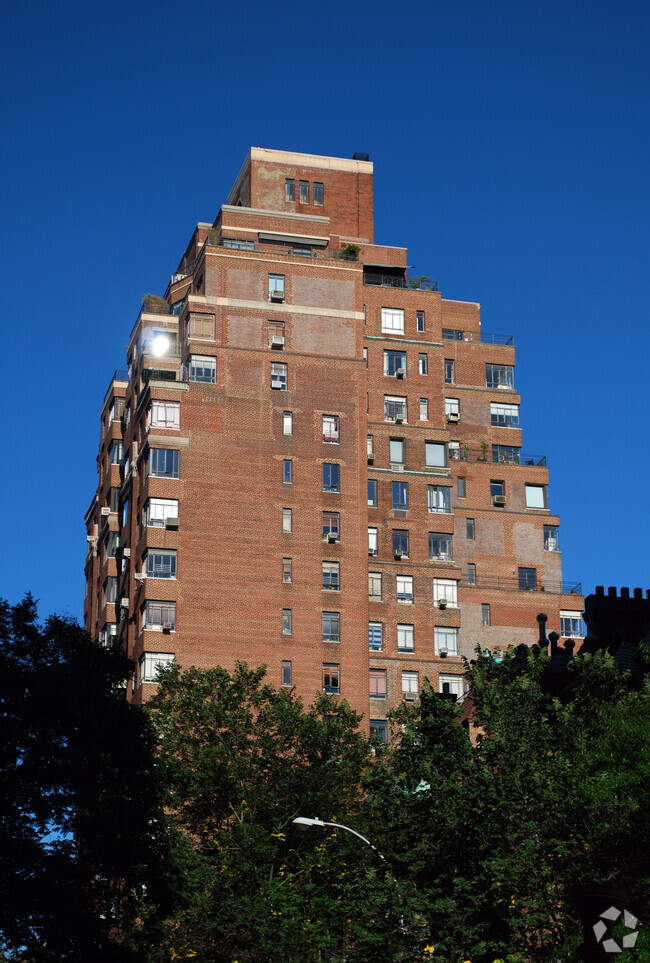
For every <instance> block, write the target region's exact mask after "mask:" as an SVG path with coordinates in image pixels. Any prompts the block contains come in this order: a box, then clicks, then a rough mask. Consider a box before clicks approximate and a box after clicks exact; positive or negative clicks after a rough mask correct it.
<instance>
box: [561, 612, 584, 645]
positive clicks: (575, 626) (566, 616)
mask: <svg viewBox="0 0 650 963" xmlns="http://www.w3.org/2000/svg"><path fill="white" fill-rule="evenodd" d="M584 634H585V624H584V622H583V621H582V613H581V612H565V611H560V635H561V636H562V638H565V639H574V638H578V639H581V638H583V637H584Z"/></svg>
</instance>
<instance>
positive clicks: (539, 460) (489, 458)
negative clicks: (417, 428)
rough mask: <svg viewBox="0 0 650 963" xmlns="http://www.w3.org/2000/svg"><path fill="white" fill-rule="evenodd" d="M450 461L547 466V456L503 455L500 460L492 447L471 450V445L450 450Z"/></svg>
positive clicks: (524, 453) (521, 453)
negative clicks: (495, 455)
mask: <svg viewBox="0 0 650 963" xmlns="http://www.w3.org/2000/svg"><path fill="white" fill-rule="evenodd" d="M449 460H450V461H485V462H489V463H490V464H495V465H496V464H498V465H524V466H525V467H531V466H532V465H535V466H541V467H544V466H546V455H530V454H528V453H526V452H519V453H511V454H508V455H506V454H502V455H500V456H499V457H498V458H496V457H494V455H493V452H492V450H491V446H488V447H487V448H486V449H483V448H470V447H469V445H460V447H458V448H450V449H449Z"/></svg>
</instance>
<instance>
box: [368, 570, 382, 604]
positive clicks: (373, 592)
mask: <svg viewBox="0 0 650 963" xmlns="http://www.w3.org/2000/svg"><path fill="white" fill-rule="evenodd" d="M368 598H369V599H370V600H371V601H372V602H380V601H381V572H368Z"/></svg>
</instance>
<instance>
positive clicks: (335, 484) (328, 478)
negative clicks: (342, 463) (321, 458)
mask: <svg viewBox="0 0 650 963" xmlns="http://www.w3.org/2000/svg"><path fill="white" fill-rule="evenodd" d="M338 490H339V466H338V465H330V464H329V463H328V462H324V464H323V491H324V492H337V491H338Z"/></svg>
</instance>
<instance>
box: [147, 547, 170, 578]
mask: <svg viewBox="0 0 650 963" xmlns="http://www.w3.org/2000/svg"><path fill="white" fill-rule="evenodd" d="M143 571H144V573H145V575H146V576H147V578H176V552H175V551H171V550H168V549H162V548H150V549H148V551H146V552H145V555H144V559H143Z"/></svg>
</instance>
